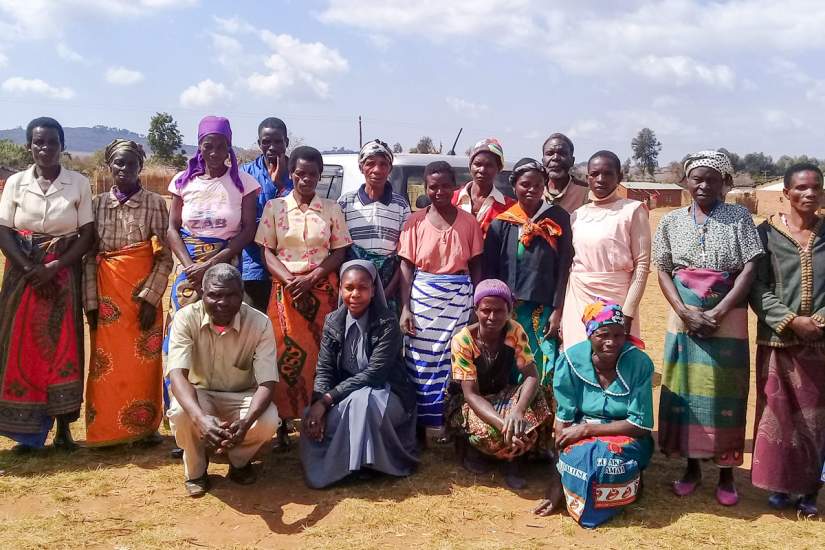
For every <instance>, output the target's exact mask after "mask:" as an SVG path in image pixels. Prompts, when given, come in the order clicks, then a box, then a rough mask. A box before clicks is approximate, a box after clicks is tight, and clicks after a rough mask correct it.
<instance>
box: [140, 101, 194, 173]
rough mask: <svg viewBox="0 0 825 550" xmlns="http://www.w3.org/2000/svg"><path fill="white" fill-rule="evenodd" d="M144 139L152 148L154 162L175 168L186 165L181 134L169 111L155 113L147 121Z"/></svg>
mask: <svg viewBox="0 0 825 550" xmlns="http://www.w3.org/2000/svg"><path fill="white" fill-rule="evenodd" d="M146 141H148V142H149V147H151V148H152V161H153V162H154V163H156V164H164V165H168V166H174V167H176V168H183V167H184V166H185V165H186V152H185V151H184V150H183V149H182V146H183V136H182V135H181V133H180V130H178V123H177V122H175V119H173V118H172V115H170V114H169V113H155V116H153V117H152V119H151V120H150V121H149V134H148V135H147V136H146Z"/></svg>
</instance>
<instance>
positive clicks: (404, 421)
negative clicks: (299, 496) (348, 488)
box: [301, 385, 418, 489]
mask: <svg viewBox="0 0 825 550" xmlns="http://www.w3.org/2000/svg"><path fill="white" fill-rule="evenodd" d="M415 421H416V418H415V412H414V411H413V412H407V411H405V410H404V407H403V405H402V404H401V400H400V399H399V398H398V396H397V395H395V394H394V393H392V391H390V389H389V385H387V386H386V387H385V388H384V389H380V390H376V389H374V388H370V387H364V388H361V389H359V390H356V391H354V392H352V393H351V394H349V395H348V396H347V397H346V398H344V400H343V401H341V402H340V403H339V404H338V405H336V406H334V407H332V408H331V409H330V410H329V412H327V415H326V427H325V430H324V438H323V439H322V440H321V441H313V440H311V439H309V438H308V437H307V436H306V435H305V432H304V430H301V463H302V464H303V466H304V478H305V479H306V484H307V486H308V487H311V488H313V489H321V488H323V487H327V486H329V485H332V484H333V483H335V482H336V481H340V480H341V479H343V478H345V477H347V476H348V475H350V474H351V473H353V472H357V471H358V470H360V469H362V468H370V469H371V470H375V471H377V472H382V473H385V474H389V475H392V476H399V477H403V476H408V475H410V473H412V469H413V468H414V467H415V465H416V464H417V463H418V450H417V448H416V439H415Z"/></svg>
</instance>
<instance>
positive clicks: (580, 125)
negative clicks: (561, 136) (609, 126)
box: [565, 118, 604, 139]
mask: <svg viewBox="0 0 825 550" xmlns="http://www.w3.org/2000/svg"><path fill="white" fill-rule="evenodd" d="M603 130H604V124H603V123H602V122H601V121H599V120H596V119H592V118H588V119H584V120H580V121H578V122H576V123H575V124H573V126H571V127H570V128H568V129H567V131H566V132H565V135H566V136H567V137H569V138H570V139H581V138H590V137H595V136H597V135H599V134H600V133H601V132H602V131H603Z"/></svg>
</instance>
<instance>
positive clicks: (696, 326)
mask: <svg viewBox="0 0 825 550" xmlns="http://www.w3.org/2000/svg"><path fill="white" fill-rule="evenodd" d="M684 168H685V178H686V182H687V189H688V191H689V192H690V195H691V197H692V198H693V203H692V204H691V205H690V206H686V207H684V208H679V209H678V210H674V211H673V212H670V213H669V214H667V215H666V216H664V217H663V218H662V220H661V221H660V222H659V227H658V229H657V231H656V238H655V241H654V244H653V262H654V263H655V264H656V266H657V267H658V268H659V286H660V287H661V288H662V293H663V294H664V295H665V298H666V299H667V301H668V302H669V303H670V305H671V307H672V308H673V311H672V313H671V315H670V319H669V320H668V327H667V335H666V337H665V356H664V369H663V372H662V395H661V400H660V402H659V447H660V448H661V450H662V452H664V453H665V454H666V455H668V456H683V457H685V458H687V469H686V470H685V473H684V475H683V476H682V479H680V480H679V481H675V482H674V483H673V491H674V492H675V493H676V494H677V495H679V496H686V495H689V494H691V493H693V491H695V490H696V487H697V486H698V485H699V482H700V481H701V479H702V470H701V467H700V462H699V461H700V460H701V459H712V460H713V461H714V462H715V463H716V465H717V466H719V468H720V469H719V483H718V485H717V488H716V499H717V500H718V501H719V502H720V503H721V504H723V505H726V506H732V505H734V504H736V503H737V502H738V500H739V496H738V494H737V493H736V487H735V485H734V479H733V469H732V468H733V467H734V466H739V465H741V464H742V460H743V454H744V447H745V424H746V413H747V402H748V384H749V378H750V368H749V363H750V355H749V353H748V318H747V303H746V300H747V296H748V292H749V291H750V288H751V283H752V282H753V278H754V274H755V271H756V270H755V260H756V259H757V258H759V256H761V255H762V243H761V241H760V240H759V234H758V233H757V231H756V227H755V226H754V224H753V220H752V218H751V215H750V212H748V210H747V209H746V208H744V207H743V206H740V205H738V204H726V203H724V202H722V200H721V196H722V188H723V186H724V185H725V184H726V183H729V182H730V181H731V180H732V178H733V166H732V165H731V163H730V160H728V157H727V156H725V155H724V154H723V153H719V152H717V151H700V152H698V153H693V154H690V155H688V156H687V158H686V159H685V165H684Z"/></svg>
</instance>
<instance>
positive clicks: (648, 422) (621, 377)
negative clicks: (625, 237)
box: [534, 301, 653, 527]
mask: <svg viewBox="0 0 825 550" xmlns="http://www.w3.org/2000/svg"><path fill="white" fill-rule="evenodd" d="M625 320H626V318H625V316H624V314H623V313H622V309H621V307H620V306H619V305H618V304H616V303H612V302H604V301H599V302H594V303H593V304H590V305H588V306H587V307H586V308H585V311H584V316H583V317H582V321H583V324H584V326H585V332H586V334H587V340H586V341H584V342H580V343H578V344H576V345H575V346H572V347H569V348H566V349H565V350H564V353H563V355H562V357H560V358H559V364H558V366H557V368H556V373H555V377H554V379H553V390H554V395H555V397H556V401H557V402H558V408H557V411H556V430H555V433H556V446H557V447H558V449H559V460H558V468H557V469H558V474H554V476H553V478H552V483H551V486H550V489H549V491H548V499H547V500H545V501H543V502H542V503H541V504H540V505H539V506H538V508H536V509H535V511H534V512H535V513H536V514H538V515H542V516H544V515H548V514H550V513H552V512H553V511H555V510H556V509H558V508H560V507H561V505H562V502H565V501H566V503H567V511H568V512H569V513H570V515H571V516H572V517H573V518H574V519H575V520H576V521H577V522H578V523H579V524H580V525H582V526H584V527H596V526H598V525H601V524H602V523H604V522H606V521H607V520H609V519H610V518H612V517H613V516H615V515H616V514H618V513H619V512H621V510H622V509H624V508H625V507H627V506H628V505H630V504H632V503H633V502H635V501H636V499H637V497H638V496H639V493H640V491H641V488H642V471H643V470H644V469H645V468H646V467H647V465H648V463H649V462H650V458H651V455H652V454H653V438H652V437H651V436H650V433H651V431H652V430H653V362H652V361H651V360H650V357H648V356H647V355H646V354H645V352H643V351H642V350H640V349H639V348H637V347H636V346H635V345H634V344H633V342H631V341H630V340H629V339H628V336H627V330H626V328H625V326H624V323H625ZM559 474H560V476H561V477H560V478H559V477H558V476H559ZM559 482H560V486H559ZM560 487H561V489H563V493H562V491H560V490H559V488H560Z"/></svg>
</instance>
